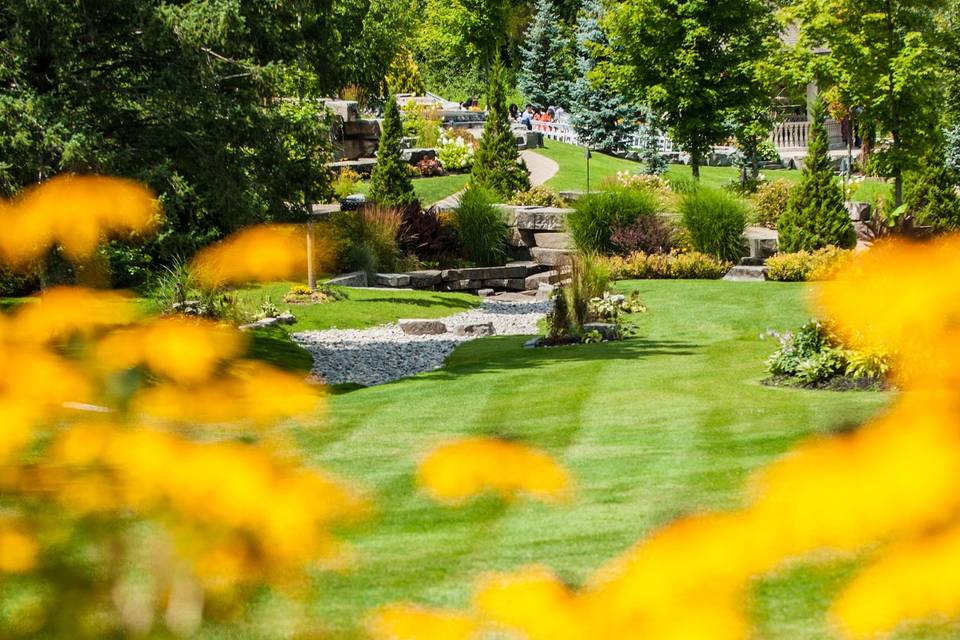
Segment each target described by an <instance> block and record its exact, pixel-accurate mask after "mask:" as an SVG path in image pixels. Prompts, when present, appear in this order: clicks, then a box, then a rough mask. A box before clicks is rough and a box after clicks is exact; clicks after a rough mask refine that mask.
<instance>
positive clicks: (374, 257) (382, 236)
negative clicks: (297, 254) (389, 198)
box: [331, 205, 403, 273]
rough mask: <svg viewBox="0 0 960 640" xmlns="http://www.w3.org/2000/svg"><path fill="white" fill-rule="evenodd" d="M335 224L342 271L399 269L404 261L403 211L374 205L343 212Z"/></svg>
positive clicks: (337, 216)
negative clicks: (399, 263)
mask: <svg viewBox="0 0 960 640" xmlns="http://www.w3.org/2000/svg"><path fill="white" fill-rule="evenodd" d="M331 221H332V226H333V229H332V234H333V235H334V236H335V238H336V241H337V244H338V245H339V250H338V252H337V253H338V256H339V260H338V263H339V264H340V268H341V269H342V270H344V271H366V272H368V273H375V272H377V271H384V272H389V271H393V270H395V269H396V266H397V261H398V260H399V258H400V248H399V241H398V235H399V232H400V228H401V225H402V223H403V214H402V212H401V211H400V210H398V209H394V208H392V207H383V206H378V205H370V206H366V207H363V208H362V209H361V210H360V211H356V212H353V211H343V212H340V213H338V214H336V215H334V216H333V217H332V218H331Z"/></svg>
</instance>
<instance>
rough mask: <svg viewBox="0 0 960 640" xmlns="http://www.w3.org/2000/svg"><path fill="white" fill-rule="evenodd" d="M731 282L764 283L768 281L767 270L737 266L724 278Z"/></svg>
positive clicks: (749, 266) (764, 268)
mask: <svg viewBox="0 0 960 640" xmlns="http://www.w3.org/2000/svg"><path fill="white" fill-rule="evenodd" d="M723 279H724V280H729V281H731V282H763V281H764V280H766V279H767V268H766V267H758V266H751V265H737V266H735V267H734V268H732V269H730V271H728V272H727V275H725V276H723Z"/></svg>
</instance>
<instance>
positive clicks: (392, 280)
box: [373, 273, 410, 289]
mask: <svg viewBox="0 0 960 640" xmlns="http://www.w3.org/2000/svg"><path fill="white" fill-rule="evenodd" d="M373 283H374V284H375V285H376V286H378V287H390V288H391V289H399V288H401V287H409V286H410V276H408V275H407V274H405V273H375V274H374V275H373Z"/></svg>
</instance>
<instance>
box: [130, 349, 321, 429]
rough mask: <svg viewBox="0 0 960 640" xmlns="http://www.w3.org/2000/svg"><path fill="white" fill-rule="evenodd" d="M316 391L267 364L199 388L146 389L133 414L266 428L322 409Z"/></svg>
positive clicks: (245, 367)
mask: <svg viewBox="0 0 960 640" xmlns="http://www.w3.org/2000/svg"><path fill="white" fill-rule="evenodd" d="M318 400H319V393H318V390H317V388H316V387H314V386H312V385H310V384H307V383H306V382H305V381H304V380H303V379H302V378H300V377H298V376H294V375H292V374H289V373H285V372H283V371H280V370H278V369H274V368H273V367H269V366H267V365H264V364H262V363H258V362H253V361H248V362H238V363H234V364H233V365H231V367H230V369H229V370H227V371H226V372H224V373H223V376H222V377H221V378H220V379H217V380H214V381H209V382H205V383H203V384H201V385H199V386H182V385H178V384H160V385H158V386H156V387H151V388H148V389H144V390H143V391H141V392H140V393H138V394H137V396H136V397H135V398H134V400H133V410H134V412H136V413H143V414H147V415H150V416H155V417H159V418H164V419H167V420H174V421H180V422H209V423H226V422H246V421H252V422H255V423H259V424H266V423H269V422H272V421H274V420H276V419H279V418H284V417H290V416H299V415H304V414H307V413H309V412H311V411H315V410H316V409H317V408H318Z"/></svg>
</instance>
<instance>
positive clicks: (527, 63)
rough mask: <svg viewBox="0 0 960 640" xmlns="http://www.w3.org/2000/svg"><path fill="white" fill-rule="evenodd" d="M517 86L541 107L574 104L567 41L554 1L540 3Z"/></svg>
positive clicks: (525, 45)
mask: <svg viewBox="0 0 960 640" xmlns="http://www.w3.org/2000/svg"><path fill="white" fill-rule="evenodd" d="M520 50H521V59H522V61H523V62H522V64H521V68H520V74H519V75H518V76H517V83H518V84H519V85H520V90H521V91H522V92H523V94H524V96H526V98H527V100H529V101H530V102H532V103H533V104H535V105H537V106H539V107H543V108H546V107H552V106H557V105H559V106H563V107H567V106H569V104H570V101H569V94H570V73H569V67H568V66H567V65H566V64H565V63H566V60H567V51H566V38H564V34H563V29H562V23H561V21H560V17H559V15H558V14H557V9H556V7H555V6H554V4H553V0H537V7H536V16H535V17H534V19H533V23H532V24H531V25H530V27H529V28H528V29H527V32H526V34H525V35H524V43H523V46H522V47H521V49H520Z"/></svg>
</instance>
